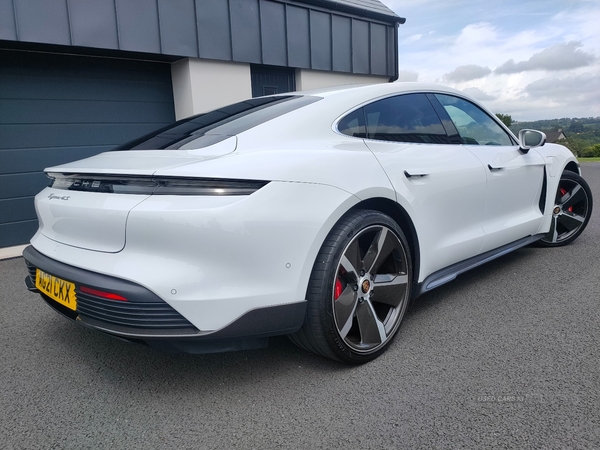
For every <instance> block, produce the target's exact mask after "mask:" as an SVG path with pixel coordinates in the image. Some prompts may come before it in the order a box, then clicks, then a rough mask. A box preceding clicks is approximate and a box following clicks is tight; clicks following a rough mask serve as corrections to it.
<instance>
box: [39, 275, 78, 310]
mask: <svg viewBox="0 0 600 450" xmlns="http://www.w3.org/2000/svg"><path fill="white" fill-rule="evenodd" d="M35 287H36V288H38V289H39V290H40V291H42V292H43V293H44V294H46V295H47V296H48V297H50V298H51V299H52V300H55V301H57V302H58V303H60V304H61V305H64V306H66V307H67V308H69V309H72V310H73V311H75V309H76V308H77V298H76V297H75V285H74V284H73V283H70V282H69V281H65V280H62V279H60V278H57V277H55V276H53V275H50V274H48V273H46V272H42V271H41V270H40V269H36V271H35Z"/></svg>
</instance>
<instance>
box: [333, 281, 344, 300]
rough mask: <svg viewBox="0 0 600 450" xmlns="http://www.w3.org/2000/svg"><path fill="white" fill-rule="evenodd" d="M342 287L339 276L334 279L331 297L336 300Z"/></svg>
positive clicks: (340, 293)
mask: <svg viewBox="0 0 600 450" xmlns="http://www.w3.org/2000/svg"><path fill="white" fill-rule="evenodd" d="M343 290H344V288H343V286H342V282H341V281H340V279H339V278H336V279H335V287H334V289H333V299H334V300H337V299H338V298H339V297H340V295H342V292H343Z"/></svg>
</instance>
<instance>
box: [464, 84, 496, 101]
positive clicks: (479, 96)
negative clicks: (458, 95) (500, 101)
mask: <svg viewBox="0 0 600 450" xmlns="http://www.w3.org/2000/svg"><path fill="white" fill-rule="evenodd" d="M462 91H463V92H464V93H465V94H467V95H469V96H471V97H473V98H474V99H475V100H480V101H490V100H495V99H496V97H495V96H493V95H489V94H486V93H485V92H484V91H482V90H481V89H479V88H476V87H470V88H466V89H463V90H462Z"/></svg>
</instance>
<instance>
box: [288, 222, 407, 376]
mask: <svg viewBox="0 0 600 450" xmlns="http://www.w3.org/2000/svg"><path fill="white" fill-rule="evenodd" d="M411 279H412V264H411V257H410V249H409V247H408V243H407V240H406V237H405V236H404V233H403V232H402V230H401V229H400V227H399V226H398V225H397V224H396V222H394V220H392V219H391V218H390V217H389V216H387V215H385V214H382V213H380V212H378V211H372V210H357V211H353V212H350V213H349V214H347V215H346V216H344V217H343V218H342V219H341V220H340V221H339V222H338V223H337V224H336V225H335V227H334V228H333V230H332V231H331V232H330V233H329V235H328V237H327V239H326V240H325V242H324V243H323V246H322V247H321V250H320V251H319V255H318V257H317V260H316V262H315V265H314V267H313V271H312V274H311V278H310V281H309V286H308V291H307V300H308V308H307V314H306V318H305V321H304V324H303V326H302V328H301V329H300V331H298V332H297V333H295V334H294V335H292V336H290V338H291V339H292V341H294V342H295V343H296V344H298V345H299V346H301V347H303V348H305V349H307V350H310V351H312V352H315V353H318V354H321V355H323V356H326V357H329V358H333V359H337V360H339V361H342V362H346V363H350V364H361V363H365V362H367V361H371V360H372V359H374V358H376V357H377V356H379V355H380V354H381V353H382V352H383V351H385V349H386V348H387V347H388V345H389V344H390V342H391V341H392V339H393V337H394V336H395V334H396V332H397V331H398V327H399V326H400V322H401V321H402V318H403V317H404V313H405V311H406V307H407V305H408V303H409V298H410V286H411Z"/></svg>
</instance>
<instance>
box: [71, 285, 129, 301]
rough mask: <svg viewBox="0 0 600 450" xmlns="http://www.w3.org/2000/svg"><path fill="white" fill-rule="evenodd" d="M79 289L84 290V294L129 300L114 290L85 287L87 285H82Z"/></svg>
mask: <svg viewBox="0 0 600 450" xmlns="http://www.w3.org/2000/svg"><path fill="white" fill-rule="evenodd" d="M79 290H80V291H81V292H83V293H84V294H90V295H95V296H96V297H101V298H106V299H108V300H119V301H121V302H126V301H127V299H126V298H125V297H121V296H120V295H118V294H113V293H112V292H104V291H99V290H97V289H92V288H89V287H85V286H80V287H79Z"/></svg>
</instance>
